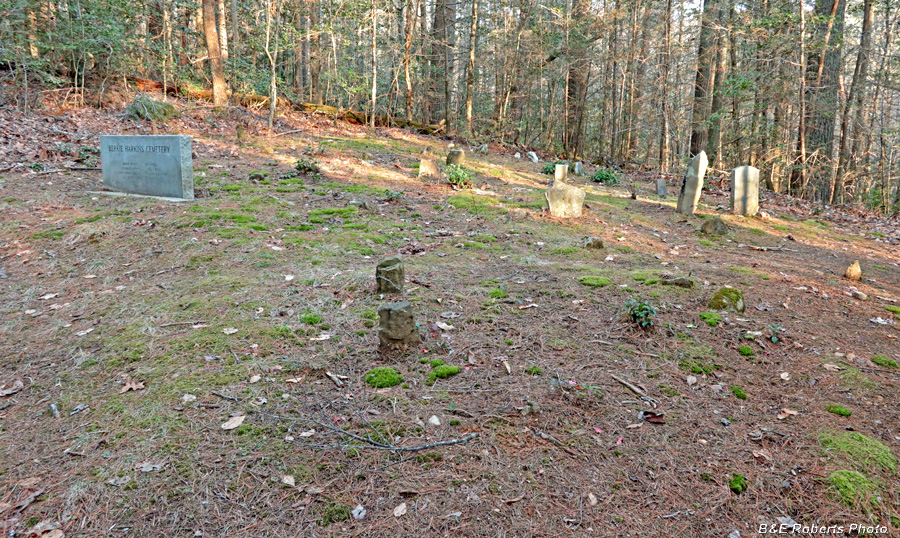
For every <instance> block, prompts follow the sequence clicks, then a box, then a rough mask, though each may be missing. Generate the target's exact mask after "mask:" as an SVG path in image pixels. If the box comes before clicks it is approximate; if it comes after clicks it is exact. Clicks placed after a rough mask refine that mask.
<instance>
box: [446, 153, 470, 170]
mask: <svg viewBox="0 0 900 538" xmlns="http://www.w3.org/2000/svg"><path fill="white" fill-rule="evenodd" d="M465 162H466V152H465V151H463V150H461V149H451V150H450V153H448V154H447V164H458V165H460V166H462V165H463V164H464V163H465Z"/></svg>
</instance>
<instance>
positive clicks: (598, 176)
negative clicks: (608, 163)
mask: <svg viewBox="0 0 900 538" xmlns="http://www.w3.org/2000/svg"><path fill="white" fill-rule="evenodd" d="M591 181H596V182H597V183H604V184H606V185H618V184H619V183H621V181H620V180H619V176H618V174H616V173H615V172H613V171H612V170H610V169H608V168H599V169H597V171H596V172H594V175H592V176H591Z"/></svg>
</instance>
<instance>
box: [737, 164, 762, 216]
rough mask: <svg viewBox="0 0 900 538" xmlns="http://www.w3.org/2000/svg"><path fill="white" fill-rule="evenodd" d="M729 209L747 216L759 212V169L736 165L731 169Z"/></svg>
mask: <svg viewBox="0 0 900 538" xmlns="http://www.w3.org/2000/svg"><path fill="white" fill-rule="evenodd" d="M731 210H732V211H733V212H734V213H735V214H737V215H744V216H747V217H750V216H753V215H756V214H757V213H758V212H759V169H758V168H754V167H752V166H738V167H737V168H735V169H734V170H732V171H731Z"/></svg>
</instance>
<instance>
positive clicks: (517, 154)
mask: <svg viewBox="0 0 900 538" xmlns="http://www.w3.org/2000/svg"><path fill="white" fill-rule="evenodd" d="M514 157H515V158H516V160H518V159H521V158H522V154H521V153H519V152H518V151H517V152H516V154H515V155H514Z"/></svg>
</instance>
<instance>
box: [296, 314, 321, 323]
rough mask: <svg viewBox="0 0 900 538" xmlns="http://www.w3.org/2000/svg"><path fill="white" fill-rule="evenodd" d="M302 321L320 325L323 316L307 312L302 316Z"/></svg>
mask: <svg viewBox="0 0 900 538" xmlns="http://www.w3.org/2000/svg"><path fill="white" fill-rule="evenodd" d="M300 321H302V322H303V323H305V324H307V325H318V324H319V323H322V316H320V315H318V314H311V313H307V314H303V315H302V316H300Z"/></svg>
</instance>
